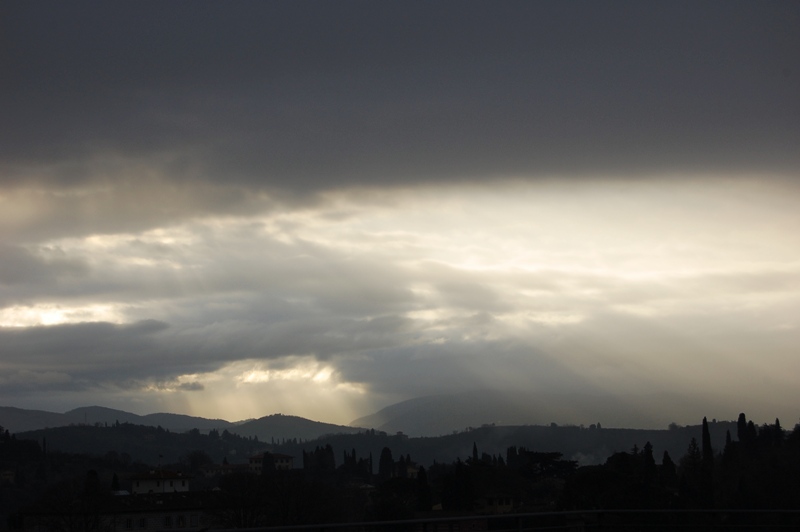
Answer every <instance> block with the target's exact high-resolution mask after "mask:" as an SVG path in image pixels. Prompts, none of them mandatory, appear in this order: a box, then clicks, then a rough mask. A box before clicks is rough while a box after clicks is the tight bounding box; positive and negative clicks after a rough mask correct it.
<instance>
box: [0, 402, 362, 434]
mask: <svg viewBox="0 0 800 532" xmlns="http://www.w3.org/2000/svg"><path fill="white" fill-rule="evenodd" d="M117 422H119V423H131V424H133V425H144V426H149V427H161V428H163V429H166V430H169V431H171V432H186V431H189V430H192V429H197V430H199V431H200V432H203V433H207V432H209V431H211V430H217V431H219V432H222V431H224V430H227V431H228V432H231V433H235V434H239V435H240V436H245V437H251V436H252V437H258V439H260V440H262V441H270V440H272V439H278V440H282V439H292V438H302V439H313V438H318V437H321V436H325V435H328V434H343V433H344V434H352V433H355V432H358V431H359V430H363V429H359V428H356V427H351V426H348V427H346V426H341V425H334V424H331V423H323V422H320V421H312V420H309V419H305V418H302V417H298V416H288V415H281V414H273V415H270V416H264V417H262V418H259V419H249V420H244V421H238V422H231V421H226V420H224V419H206V418H203V417H195V416H187V415H183V414H171V413H156V414H147V415H144V416H140V415H138V414H133V413H131V412H125V411H124V410H115V409H113V408H106V407H102V406H87V407H81V408H76V409H74V410H70V411H68V412H65V413H63V414H59V413H56V412H47V411H43V410H26V409H23V408H16V407H10V406H0V426H2V427H3V428H4V429H7V430H8V431H9V432H11V433H18V432H28V431H34V430H41V429H45V428H56V427H66V426H69V425H98V424H99V425H113V424H115V423H117Z"/></svg>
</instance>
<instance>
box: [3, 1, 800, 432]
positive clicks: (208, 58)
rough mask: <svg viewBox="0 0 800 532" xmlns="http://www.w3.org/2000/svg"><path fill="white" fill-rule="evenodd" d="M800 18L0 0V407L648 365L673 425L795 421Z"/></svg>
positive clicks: (487, 379) (597, 373)
mask: <svg viewBox="0 0 800 532" xmlns="http://www.w3.org/2000/svg"><path fill="white" fill-rule="evenodd" d="M798 27H800V2H796V1H783V2H736V1H724V2H697V1H694V0H693V1H687V2H679V1H670V2H647V1H641V0H636V1H630V2H623V1H618V2H602V1H601V2H570V1H557V2H556V1H554V2H547V1H541V2H528V1H526V2H463V1H459V2H427V1H426V2H413V1H402V2H373V1H363V2H352V1H350V2H347V1H337V2H328V1H323V2H303V1H291V2H289V1H287V2H213V3H212V2H199V1H193V2H143V1H138V2H128V3H119V2H113V3H109V2H52V3H51V2H35V1H34V2H4V3H2V5H0V117H2V118H0V404H1V405H7V406H18V407H22V408H40V409H46V410H52V411H65V410H67V409H69V408H74V407H77V406H84V405H92V404H99V405H103V406H109V407H113V408H121V409H125V410H128V411H132V412H136V413H141V414H144V413H150V412H157V411H173V412H179V413H186V414H192V415H201V416H204V417H222V418H225V419H229V420H238V419H243V418H247V417H260V416H263V415H267V414H271V413H275V412H282V413H284V414H295V415H300V416H304V417H308V418H311V419H318V420H324V421H330V422H335V423H343V424H344V423H348V422H349V421H351V420H353V419H355V418H357V417H359V416H362V415H366V414H369V413H372V412H373V411H375V410H377V409H379V408H381V407H383V406H386V405H387V404H390V403H392V402H395V401H399V400H403V399H409V398H412V397H417V396H422V395H429V394H433V393H440V392H450V391H460V390H469V389H502V390H510V391H517V392H519V393H520V394H522V393H525V392H529V391H535V392H539V393H542V392H558V393H585V394H586V393H588V394H597V395H598V396H603V395H612V396H620V395H622V396H626V397H639V396H641V398H642V399H641V402H642V407H643V408H644V409H648V408H653V409H654V410H655V409H659V408H660V409H662V410H663V409H668V408H669V405H664V404H658V405H654V404H650V403H648V402H647V397H649V396H650V395H652V394H659V393H670V394H676V395H681V396H686V397H696V398H697V403H696V404H697V407H696V408H695V409H692V408H689V409H687V408H683V409H682V410H680V411H677V410H676V411H675V412H674V417H673V418H672V419H674V420H675V421H677V422H679V423H690V422H691V423H696V422H697V420H698V419H699V418H698V417H697V416H700V417H702V416H703V415H707V416H709V418H711V417H716V418H720V419H733V418H735V417H736V415H737V414H738V412H740V411H745V412H747V413H748V417H753V418H755V419H756V421H758V422H764V421H771V420H772V419H774V417H775V416H780V417H781V420H782V422H783V423H784V425H787V426H792V424H793V423H794V422H796V421H797V420H798V416H799V415H800V412H798V410H797V405H798V404H800V388H798V386H797V376H798V375H800V353H798V346H800V329H798V326H800V175H798V172H799V171H800V97H799V96H800V32H798V30H797V28H798ZM711 405H714V408H715V410H713V411H709V409H710V408H711ZM578 417H579V416H578ZM654 419H655V417H654ZM555 421H560V422H574V423H584V422H594V421H597V420H594V419H591V420H584V419H578V418H577V417H576V418H575V419H568V420H567V419H565V420H555Z"/></svg>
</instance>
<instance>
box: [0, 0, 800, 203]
mask: <svg viewBox="0 0 800 532" xmlns="http://www.w3.org/2000/svg"><path fill="white" fill-rule="evenodd" d="M2 20H3V22H2V24H3V32H2V35H3V37H2V39H3V50H4V52H3V54H2V56H1V59H0V60H2V69H3V72H4V75H3V79H4V81H3V84H2V93H0V94H2V102H0V105H2V114H3V117H4V120H3V125H2V128H0V161H2V165H3V167H2V168H3V172H2V176H3V177H2V179H3V180H4V181H5V182H6V184H10V183H15V182H25V181H27V180H28V179H32V178H33V179H39V180H45V181H50V182H55V183H58V184H59V185H62V186H70V185H74V184H76V183H82V182H85V181H86V180H87V179H91V180H99V179H103V178H106V177H107V176H106V175H104V174H103V171H102V167H99V166H98V164H99V163H100V160H101V159H103V158H104V157H105V158H108V157H118V158H120V160H122V161H125V160H137V161H139V162H140V163H143V164H144V165H145V166H147V165H150V167H151V169H154V171H155V172H156V173H157V174H159V175H161V176H168V177H169V179H172V180H176V181H181V180H187V179H189V180H191V179H194V178H197V177H202V178H204V179H207V180H211V181H217V180H219V181H225V182H238V183H241V184H245V185H248V186H251V185H253V186H266V187H270V188H273V189H275V188H277V189H284V190H289V191H292V190H294V191H309V190H318V189H325V188H331V187H337V186H339V185H362V184H370V185H373V184H398V183H408V182H412V181H416V182H419V181H430V180H432V179H437V180H442V179H444V180H449V179H474V178H480V177H482V176H486V175H493V176H496V175H519V174H522V175H530V174H537V175H556V176H563V175H570V174H577V175H580V174H583V175H605V176H607V175H633V174H639V173H646V174H651V173H659V172H661V173H663V172H691V171H715V172H721V171H748V170H758V171H770V172H776V173H786V172H792V171H794V170H795V169H796V168H797V166H798V163H800V159H798V150H797V149H796V147H797V145H798V143H799V142H798V141H800V134H799V133H798V124H800V101H799V100H798V98H797V94H798V93H800V35H799V34H798V32H797V31H796V28H797V27H798V25H800V4H798V3H797V2H773V3H756V2H670V3H663V2H503V3H492V2H435V3H430V2H388V3H387V2H382V3H373V2H335V3H329V2H284V3H279V2H269V3H263V2H241V3H235V4H230V3H212V2H191V3H188V2H186V3H183V2H170V3H160V2H158V3H156V2H137V3H126V4H120V3H111V4H109V3H105V2H70V3H49V2H33V3H30V2H26V3H12V4H6V5H4V7H3V17H2Z"/></svg>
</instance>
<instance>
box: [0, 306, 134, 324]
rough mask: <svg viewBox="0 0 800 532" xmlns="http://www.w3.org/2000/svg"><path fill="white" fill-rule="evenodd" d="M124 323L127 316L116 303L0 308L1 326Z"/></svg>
mask: <svg viewBox="0 0 800 532" xmlns="http://www.w3.org/2000/svg"><path fill="white" fill-rule="evenodd" d="M100 321H102V322H107V323H117V324H121V323H124V322H125V321H126V320H125V317H124V315H123V313H122V311H121V309H120V308H118V307H117V306H115V305H101V304H96V305H84V306H74V307H71V306H65V305H57V304H46V303H43V304H39V305H32V306H27V307H21V306H15V307H7V308H4V309H0V327H35V326H37V325H62V324H68V323H86V322H100Z"/></svg>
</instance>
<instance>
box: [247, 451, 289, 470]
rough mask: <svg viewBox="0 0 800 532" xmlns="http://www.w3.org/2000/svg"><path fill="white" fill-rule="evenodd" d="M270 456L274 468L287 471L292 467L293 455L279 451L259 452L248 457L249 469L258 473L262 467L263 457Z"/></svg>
mask: <svg viewBox="0 0 800 532" xmlns="http://www.w3.org/2000/svg"><path fill="white" fill-rule="evenodd" d="M265 456H266V457H268V458H269V457H271V458H272V463H273V464H275V469H277V470H278V471H289V470H290V469H294V457H293V456H289V455H288V454H280V453H259V454H256V455H253V456H251V457H250V471H251V472H253V473H255V474H257V475H260V474H261V471H263V469H264V457H265Z"/></svg>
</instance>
